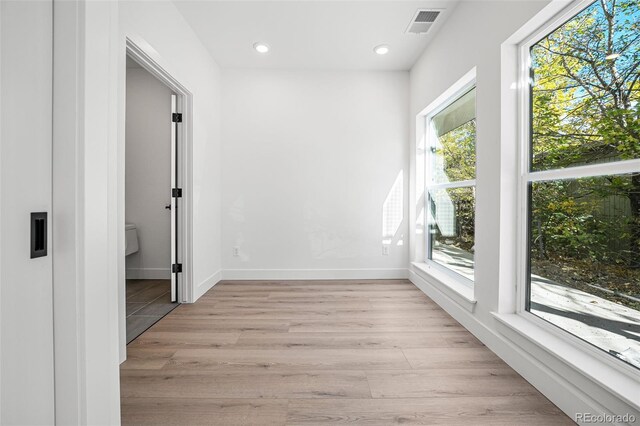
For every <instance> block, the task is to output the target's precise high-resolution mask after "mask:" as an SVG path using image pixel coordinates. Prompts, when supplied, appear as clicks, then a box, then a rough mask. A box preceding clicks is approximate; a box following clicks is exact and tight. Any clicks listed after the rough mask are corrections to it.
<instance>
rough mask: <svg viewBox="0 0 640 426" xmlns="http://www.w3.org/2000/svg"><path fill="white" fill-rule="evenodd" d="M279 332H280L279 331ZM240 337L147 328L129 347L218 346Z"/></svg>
mask: <svg viewBox="0 0 640 426" xmlns="http://www.w3.org/2000/svg"><path fill="white" fill-rule="evenodd" d="M279 334H281V333H279ZM239 338H240V333H239V332H232V333H224V332H223V333H217V332H196V333H194V332H185V331H182V332H170V331H169V332H164V331H153V330H149V331H147V332H146V333H144V334H143V335H142V336H140V337H138V338H137V339H136V340H135V341H133V342H132V343H131V344H130V345H129V348H132V347H133V348H135V347H144V348H163V349H187V348H191V349H196V348H220V347H224V346H229V345H233V344H235V343H236V342H237V341H238V339H239Z"/></svg>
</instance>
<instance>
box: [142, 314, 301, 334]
mask: <svg viewBox="0 0 640 426" xmlns="http://www.w3.org/2000/svg"><path fill="white" fill-rule="evenodd" d="M152 330H153V331H165V332H210V331H217V332H225V333H236V332H244V331H281V332H287V331H289V321H280V320H275V321H272V320H248V319H215V318H213V319H191V318H180V317H178V316H172V315H170V316H168V317H166V318H164V320H163V321H160V322H159V323H157V324H156V325H155V326H154V327H153V328H152Z"/></svg>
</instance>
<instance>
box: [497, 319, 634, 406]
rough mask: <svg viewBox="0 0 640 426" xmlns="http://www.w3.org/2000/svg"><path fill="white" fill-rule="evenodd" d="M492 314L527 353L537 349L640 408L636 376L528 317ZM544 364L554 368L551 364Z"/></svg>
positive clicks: (500, 328) (502, 328) (501, 327)
mask: <svg viewBox="0 0 640 426" xmlns="http://www.w3.org/2000/svg"><path fill="white" fill-rule="evenodd" d="M492 314H493V316H494V317H495V318H496V320H497V321H498V331H499V332H500V333H501V334H502V335H503V336H505V337H506V338H507V339H509V340H510V341H511V342H513V343H515V344H516V345H517V346H519V347H520V348H522V349H523V350H524V351H526V352H527V353H530V354H532V355H533V354H534V353H535V352H536V351H535V349H536V348H535V347H537V348H538V349H541V350H542V351H543V352H546V353H547V354H550V355H552V357H553V358H556V359H557V360H559V361H561V362H562V363H563V364H564V365H566V366H570V367H571V368H572V369H574V370H575V371H576V372H578V373H579V374H581V375H582V376H584V377H585V378H587V379H589V380H590V381H591V382H594V383H596V384H597V385H599V386H602V387H604V388H605V389H606V390H607V391H608V392H610V393H611V394H613V395H615V396H616V397H618V398H620V399H622V400H623V401H625V402H626V403H628V404H631V405H632V406H638V405H640V385H639V384H638V381H637V379H636V378H635V377H637V376H635V375H633V374H628V373H627V374H625V372H623V371H621V369H620V368H616V366H614V365H611V363H610V362H607V361H605V360H604V359H600V358H599V357H596V356H594V355H593V354H591V353H589V352H587V351H584V350H582V349H581V348H579V347H575V346H574V345H572V344H571V342H569V341H567V340H566V339H563V338H561V337H560V336H558V335H556V334H554V333H551V332H550V331H548V330H545V329H544V327H541V326H540V325H538V324H536V323H535V322H534V321H532V320H531V319H529V318H527V317H526V315H525V314H499V313H496V312H493V313H492ZM532 344H533V345H535V347H532ZM537 352H540V351H539V350H538V351H537ZM534 356H535V355H534ZM536 358H538V357H536ZM540 361H543V360H540ZM545 364H546V365H547V366H548V367H550V368H552V369H553V367H552V366H551V365H550V364H548V363H545ZM634 376H635V377H634Z"/></svg>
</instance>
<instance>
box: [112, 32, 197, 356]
mask: <svg viewBox="0 0 640 426" xmlns="http://www.w3.org/2000/svg"><path fill="white" fill-rule="evenodd" d="M125 54H126V55H127V56H129V57H131V58H132V59H133V60H134V61H136V62H137V63H138V64H139V65H140V66H141V67H142V68H144V69H145V70H146V71H148V72H149V73H150V74H151V75H153V76H154V77H155V78H157V79H158V80H159V81H160V82H162V83H163V84H164V85H165V86H167V87H168V88H169V89H171V90H172V91H173V92H174V93H175V94H176V95H177V111H178V112H180V113H182V125H181V126H178V134H177V136H178V144H179V152H178V170H179V174H178V181H179V182H180V183H181V186H180V187H181V188H182V194H183V195H182V198H181V203H180V211H181V214H180V215H179V221H178V229H177V231H178V245H179V250H178V258H179V259H181V260H182V262H181V263H182V277H181V279H180V280H179V281H178V303H191V302H193V295H194V289H193V226H192V224H193V220H192V218H193V167H192V166H193V144H192V139H193V135H192V128H193V124H192V123H193V94H192V93H191V91H189V90H188V89H187V88H186V87H185V86H184V85H183V84H182V83H180V81H179V80H178V79H176V78H175V77H174V76H173V75H171V74H170V73H169V72H168V71H167V70H166V69H164V68H163V67H162V66H161V65H160V64H159V63H158V61H156V60H155V59H154V56H157V53H156V52H155V50H154V49H153V48H152V47H151V46H150V45H149V44H148V43H146V42H145V41H144V40H133V39H132V38H131V37H126V49H125ZM122 63H126V61H123V62H122ZM124 66H125V67H126V65H124ZM124 72H125V73H126V69H125V70H124ZM125 75H126V74H125ZM125 90H126V89H125ZM123 101H124V102H125V103H126V97H125V98H124V100H123ZM121 107H122V110H123V111H124V110H125V108H126V105H121ZM170 121H171V117H167V122H170ZM118 157H119V159H120V161H119V163H120V164H121V166H120V167H119V170H118V181H119V184H118V189H119V190H118V230H119V232H118V247H119V248H120V249H121V250H119V256H118V278H119V283H118V285H119V290H120V291H119V295H120V297H119V303H118V306H119V317H120V318H119V321H120V327H119V329H120V362H123V361H124V360H125V359H126V263H125V255H124V247H125V232H124V230H125V176H124V170H125V167H124V161H125V138H124V132H122V134H121V135H120V137H119V138H118ZM172 244H173V242H172ZM172 261H173V259H172Z"/></svg>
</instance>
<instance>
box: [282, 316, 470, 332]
mask: <svg viewBox="0 0 640 426" xmlns="http://www.w3.org/2000/svg"><path fill="white" fill-rule="evenodd" d="M439 330H440V331H443V330H446V331H455V330H464V327H462V326H461V325H460V324H459V323H458V322H457V321H455V320H454V319H453V318H450V317H448V318H438V319H434V320H430V321H415V320H412V319H411V320H407V319H398V318H389V319H369V320H361V321H350V320H295V321H291V326H290V328H289V331H290V332H292V333H296V332H298V333H307V332H329V333H331V332H343V331H376V332H409V331H439Z"/></svg>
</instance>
